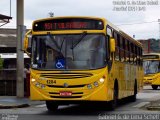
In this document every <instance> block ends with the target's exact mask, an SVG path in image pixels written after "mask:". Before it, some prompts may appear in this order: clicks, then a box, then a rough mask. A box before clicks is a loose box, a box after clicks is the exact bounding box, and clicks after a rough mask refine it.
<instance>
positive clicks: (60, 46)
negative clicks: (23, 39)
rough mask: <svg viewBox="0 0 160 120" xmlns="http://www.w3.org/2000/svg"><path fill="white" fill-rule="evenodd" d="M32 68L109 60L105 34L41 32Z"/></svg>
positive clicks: (92, 64) (96, 65)
mask: <svg viewBox="0 0 160 120" xmlns="http://www.w3.org/2000/svg"><path fill="white" fill-rule="evenodd" d="M32 58H33V60H32V68H35V69H51V70H52V69H56V70H57V69H59V70H61V69H62V70H63V69H65V70H79V69H83V70H84V69H97V68H102V67H104V66H105V64H106V41H105V36H104V35H102V34H86V33H85V34H84V33H82V34H74V35H51V34H48V35H37V36H33V40H32Z"/></svg>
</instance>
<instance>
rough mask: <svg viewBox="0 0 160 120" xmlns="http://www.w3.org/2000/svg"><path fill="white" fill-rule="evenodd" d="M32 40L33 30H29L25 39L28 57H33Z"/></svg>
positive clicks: (25, 49)
mask: <svg viewBox="0 0 160 120" xmlns="http://www.w3.org/2000/svg"><path fill="white" fill-rule="evenodd" d="M31 40H32V34H31V30H29V31H28V32H27V33H26V34H25V37H24V51H25V52H26V54H27V55H28V56H30V55H31Z"/></svg>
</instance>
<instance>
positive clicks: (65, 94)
mask: <svg viewBox="0 0 160 120" xmlns="http://www.w3.org/2000/svg"><path fill="white" fill-rule="evenodd" d="M59 95H60V96H72V92H71V91H60V93H59Z"/></svg>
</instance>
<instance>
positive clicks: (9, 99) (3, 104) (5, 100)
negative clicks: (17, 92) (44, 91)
mask: <svg viewBox="0 0 160 120" xmlns="http://www.w3.org/2000/svg"><path fill="white" fill-rule="evenodd" d="M42 103H44V101H31V100H30V99H29V98H18V97H16V96H0V109H11V108H24V107H29V106H31V105H39V104H42Z"/></svg>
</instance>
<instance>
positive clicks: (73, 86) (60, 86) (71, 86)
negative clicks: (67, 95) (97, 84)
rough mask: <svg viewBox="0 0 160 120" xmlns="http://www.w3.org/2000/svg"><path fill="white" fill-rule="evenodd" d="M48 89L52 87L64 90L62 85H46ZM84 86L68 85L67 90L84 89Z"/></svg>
mask: <svg viewBox="0 0 160 120" xmlns="http://www.w3.org/2000/svg"><path fill="white" fill-rule="evenodd" d="M47 86H48V87H53V88H65V87H64V86H63V85H47ZM84 86H85V85H69V86H68V87H67V88H81V87H84Z"/></svg>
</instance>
